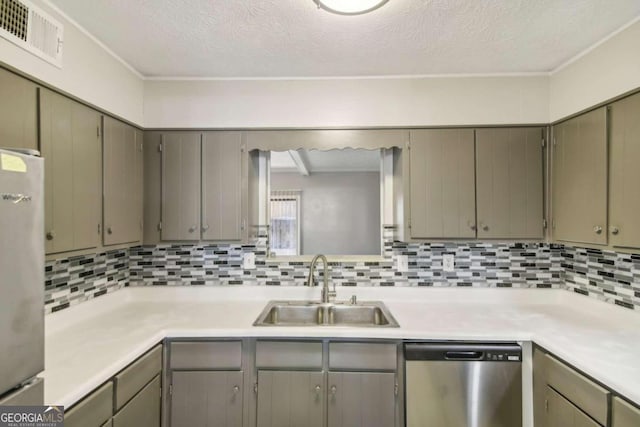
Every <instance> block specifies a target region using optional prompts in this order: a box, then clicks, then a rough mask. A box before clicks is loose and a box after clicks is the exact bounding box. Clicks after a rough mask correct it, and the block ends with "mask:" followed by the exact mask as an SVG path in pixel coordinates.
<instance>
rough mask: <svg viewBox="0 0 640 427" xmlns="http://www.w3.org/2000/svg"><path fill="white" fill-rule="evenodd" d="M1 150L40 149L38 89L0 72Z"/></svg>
mask: <svg viewBox="0 0 640 427" xmlns="http://www.w3.org/2000/svg"><path fill="white" fill-rule="evenodd" d="M0 87H1V88H2V96H0V147H2V148H26V149H30V150H37V149H38V119H37V114H38V92H37V91H38V88H37V86H36V85H35V83H33V82H31V81H29V80H27V79H25V78H22V77H20V76H18V75H16V74H14V73H12V72H10V71H7V70H4V69H0Z"/></svg>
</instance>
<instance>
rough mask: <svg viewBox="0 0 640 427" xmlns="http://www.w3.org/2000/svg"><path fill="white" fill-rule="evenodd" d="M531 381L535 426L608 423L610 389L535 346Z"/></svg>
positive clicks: (586, 426) (584, 426)
mask: <svg viewBox="0 0 640 427" xmlns="http://www.w3.org/2000/svg"><path fill="white" fill-rule="evenodd" d="M533 381H534V382H533V395H534V421H535V427H597V426H607V425H608V419H609V400H610V392H609V391H608V390H606V389H604V388H603V387H601V386H599V385H598V384H596V383H594V382H593V381H591V380H590V379H589V378H587V377H585V376H584V375H582V374H581V373H579V372H577V371H575V370H574V369H572V368H571V367H570V366H568V365H566V364H564V363H562V362H561V361H559V360H558V359H556V358H555V357H553V356H551V355H550V354H547V353H545V352H543V351H542V350H540V349H539V348H536V349H535V351H534V357H533Z"/></svg>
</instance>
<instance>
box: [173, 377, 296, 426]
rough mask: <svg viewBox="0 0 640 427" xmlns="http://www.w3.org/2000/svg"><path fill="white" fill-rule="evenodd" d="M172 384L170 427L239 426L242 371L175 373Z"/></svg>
mask: <svg viewBox="0 0 640 427" xmlns="http://www.w3.org/2000/svg"><path fill="white" fill-rule="evenodd" d="M172 385H173V391H172V394H171V426H173V427H183V426H189V427H242V390H243V385H242V371H233V372H231V371H227V372H225V371H193V372H190V371H174V372H173V374H172ZM301 425H302V424H301Z"/></svg>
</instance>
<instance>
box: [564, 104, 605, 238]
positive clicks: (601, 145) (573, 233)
mask: <svg viewBox="0 0 640 427" xmlns="http://www.w3.org/2000/svg"><path fill="white" fill-rule="evenodd" d="M553 136H554V144H553V160H552V161H553V174H552V175H553V176H552V179H553V190H552V191H553V196H552V210H553V219H552V227H553V238H554V239H555V240H559V241H567V242H575V243H587V244H597V245H606V244H607V231H606V230H607V109H606V108H605V107H603V108H599V109H597V110H594V111H591V112H589V113H586V114H583V115H581V116H578V117H575V118H573V119H570V120H567V121H565V122H563V123H560V124H558V125H556V126H554V127H553Z"/></svg>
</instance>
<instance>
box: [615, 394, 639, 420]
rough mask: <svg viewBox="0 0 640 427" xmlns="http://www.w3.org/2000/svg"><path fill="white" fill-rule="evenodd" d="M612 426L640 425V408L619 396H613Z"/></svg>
mask: <svg viewBox="0 0 640 427" xmlns="http://www.w3.org/2000/svg"><path fill="white" fill-rule="evenodd" d="M611 426H612V427H638V426H640V409H638V408H636V407H635V406H632V405H631V404H629V403H627V402H625V401H624V400H622V399H620V398H619V397H614V398H613V416H612V423H611Z"/></svg>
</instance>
